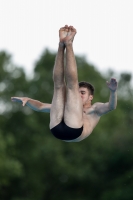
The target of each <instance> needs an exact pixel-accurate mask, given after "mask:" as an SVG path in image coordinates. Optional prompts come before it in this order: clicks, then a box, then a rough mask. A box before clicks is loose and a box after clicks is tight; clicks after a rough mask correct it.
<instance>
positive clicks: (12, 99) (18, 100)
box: [11, 97, 22, 102]
mask: <svg viewBox="0 0 133 200" xmlns="http://www.w3.org/2000/svg"><path fill="white" fill-rule="evenodd" d="M11 101H14V102H22V100H21V99H18V98H15V97H11Z"/></svg>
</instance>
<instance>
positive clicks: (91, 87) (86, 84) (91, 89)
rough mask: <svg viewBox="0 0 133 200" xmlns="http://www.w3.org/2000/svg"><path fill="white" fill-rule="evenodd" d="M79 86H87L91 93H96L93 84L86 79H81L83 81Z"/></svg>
mask: <svg viewBox="0 0 133 200" xmlns="http://www.w3.org/2000/svg"><path fill="white" fill-rule="evenodd" d="M79 87H84V88H87V89H88V90H89V91H90V94H91V95H94V90H95V89H94V87H93V85H91V84H90V83H88V82H85V81H81V82H79Z"/></svg>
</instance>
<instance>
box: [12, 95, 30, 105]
mask: <svg viewBox="0 0 133 200" xmlns="http://www.w3.org/2000/svg"><path fill="white" fill-rule="evenodd" d="M28 100H29V98H28V97H11V101H14V102H21V103H22V105H23V106H25V104H26V103H27V102H28Z"/></svg>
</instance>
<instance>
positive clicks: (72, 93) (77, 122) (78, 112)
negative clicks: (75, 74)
mask: <svg viewBox="0 0 133 200" xmlns="http://www.w3.org/2000/svg"><path fill="white" fill-rule="evenodd" d="M64 122H65V123H66V124H67V126H70V127H72V128H80V127H81V126H83V104H82V99H81V96H80V94H79V86H78V85H77V86H76V87H74V88H72V89H70V88H67V89H66V102H65V110H64Z"/></svg>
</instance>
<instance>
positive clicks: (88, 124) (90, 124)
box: [66, 104, 100, 142]
mask: <svg viewBox="0 0 133 200" xmlns="http://www.w3.org/2000/svg"><path fill="white" fill-rule="evenodd" d="M99 120H100V116H98V115H97V113H96V112H95V104H93V105H92V106H91V107H90V108H86V109H83V132H82V134H81V136H79V137H78V138H76V139H74V140H68V141H66V142H80V141H81V140H83V139H85V138H86V137H88V136H89V135H90V134H91V133H92V131H93V129H94V128H95V126H96V125H97V123H98V122H99Z"/></svg>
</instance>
